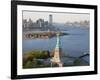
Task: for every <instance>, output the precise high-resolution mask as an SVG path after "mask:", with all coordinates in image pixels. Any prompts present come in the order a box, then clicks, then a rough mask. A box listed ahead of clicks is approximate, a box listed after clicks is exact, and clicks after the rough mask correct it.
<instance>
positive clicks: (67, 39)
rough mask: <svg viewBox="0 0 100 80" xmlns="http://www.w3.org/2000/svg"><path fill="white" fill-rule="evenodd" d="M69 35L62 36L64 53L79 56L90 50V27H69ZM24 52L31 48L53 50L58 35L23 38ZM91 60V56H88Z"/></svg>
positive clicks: (67, 30) (87, 59)
mask: <svg viewBox="0 0 100 80" xmlns="http://www.w3.org/2000/svg"><path fill="white" fill-rule="evenodd" d="M64 32H66V33H68V34H69V35H65V36H61V37H60V42H61V45H60V46H61V49H62V54H63V55H70V56H73V57H78V56H80V55H82V54H83V53H84V52H87V51H89V28H86V27H67V28H66V31H64ZM22 43H23V44H22V47H23V53H24V52H26V51H30V50H49V51H52V50H54V48H55V45H56V37H53V38H50V39H25V40H24V39H23V42H22ZM86 61H88V62H89V57H88V58H87V57H86Z"/></svg>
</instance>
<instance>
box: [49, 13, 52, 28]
mask: <svg viewBox="0 0 100 80" xmlns="http://www.w3.org/2000/svg"><path fill="white" fill-rule="evenodd" d="M49 24H50V26H52V15H51V14H50V15H49Z"/></svg>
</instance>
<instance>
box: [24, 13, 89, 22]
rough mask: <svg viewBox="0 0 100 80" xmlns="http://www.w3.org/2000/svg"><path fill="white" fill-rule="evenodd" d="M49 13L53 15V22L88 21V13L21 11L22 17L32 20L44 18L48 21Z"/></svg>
mask: <svg viewBox="0 0 100 80" xmlns="http://www.w3.org/2000/svg"><path fill="white" fill-rule="evenodd" d="M49 15H52V16H53V22H54V23H66V22H80V21H85V20H87V21H89V20H90V15H89V14H83V13H60V12H59V13H58V12H56V13H54V12H33V11H23V19H27V20H29V19H30V18H31V19H32V21H33V22H35V21H36V20H38V19H39V18H40V19H44V20H45V21H49Z"/></svg>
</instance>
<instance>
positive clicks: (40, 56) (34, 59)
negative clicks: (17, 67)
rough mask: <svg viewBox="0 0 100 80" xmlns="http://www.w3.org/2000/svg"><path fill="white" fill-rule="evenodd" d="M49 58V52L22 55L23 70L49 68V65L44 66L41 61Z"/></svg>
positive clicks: (36, 51)
mask: <svg viewBox="0 0 100 80" xmlns="http://www.w3.org/2000/svg"><path fill="white" fill-rule="evenodd" d="M48 58H50V53H49V51H44V50H35V51H29V52H26V53H24V54H23V68H24V69H26V68H38V67H39V68H40V67H49V66H50V65H49V64H44V61H43V60H46V59H48Z"/></svg>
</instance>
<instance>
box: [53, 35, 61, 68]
mask: <svg viewBox="0 0 100 80" xmlns="http://www.w3.org/2000/svg"><path fill="white" fill-rule="evenodd" d="M60 55H61V47H60V37H59V34H57V42H56V47H55V49H54V56H53V58H52V59H51V63H52V64H53V63H54V64H56V65H58V66H59V67H62V66H63V64H62V62H61V59H60Z"/></svg>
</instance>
